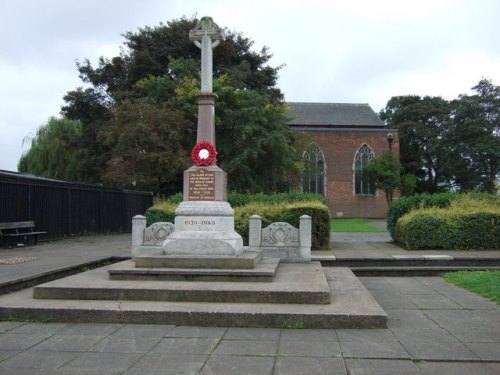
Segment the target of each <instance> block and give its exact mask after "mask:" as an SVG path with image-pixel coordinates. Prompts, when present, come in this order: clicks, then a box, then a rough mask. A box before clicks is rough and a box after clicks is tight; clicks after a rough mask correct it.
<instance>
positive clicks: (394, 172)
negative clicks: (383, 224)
mask: <svg viewBox="0 0 500 375" xmlns="http://www.w3.org/2000/svg"><path fill="white" fill-rule="evenodd" d="M401 170H402V167H401V164H400V162H399V160H398V157H397V155H396V154H395V153H393V152H391V151H386V152H384V153H383V154H381V155H380V156H379V157H378V158H375V159H373V160H372V161H370V162H369V163H368V165H367V166H366V167H365V168H363V169H362V171H361V173H362V174H363V177H366V178H368V180H369V181H370V182H371V183H372V184H373V186H374V188H375V189H376V190H383V191H384V193H385V197H386V199H387V203H388V204H389V203H391V202H392V200H393V198H394V192H395V191H396V190H397V189H401V190H403V189H404V190H405V192H406V193H407V194H408V193H409V194H411V193H412V190H413V189H412V188H414V183H415V179H414V178H412V177H411V175H404V176H402V175H401ZM412 185H413V186H412Z"/></svg>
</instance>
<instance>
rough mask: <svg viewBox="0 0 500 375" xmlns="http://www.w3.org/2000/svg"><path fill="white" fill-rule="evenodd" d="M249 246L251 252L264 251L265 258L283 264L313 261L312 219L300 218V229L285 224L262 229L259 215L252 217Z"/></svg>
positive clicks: (274, 224)
mask: <svg viewBox="0 0 500 375" xmlns="http://www.w3.org/2000/svg"><path fill="white" fill-rule="evenodd" d="M248 241H249V243H248V245H249V248H250V250H262V252H263V254H264V256H269V257H275V258H280V259H281V260H282V261H283V262H309V261H311V217H310V216H308V215H303V216H301V217H300V224H299V228H298V229H297V228H295V227H294V226H292V225H290V224H288V223H284V222H276V223H272V224H270V225H269V226H267V227H266V228H264V229H262V218H261V217H260V216H259V215H252V216H251V217H250V225H249V235H248Z"/></svg>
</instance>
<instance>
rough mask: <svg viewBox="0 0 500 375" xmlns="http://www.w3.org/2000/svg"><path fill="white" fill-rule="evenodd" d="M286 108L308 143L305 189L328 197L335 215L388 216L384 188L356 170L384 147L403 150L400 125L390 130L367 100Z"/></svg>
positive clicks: (297, 104) (297, 105) (303, 187)
mask: <svg viewBox="0 0 500 375" xmlns="http://www.w3.org/2000/svg"><path fill="white" fill-rule="evenodd" d="M287 106H288V114H289V117H290V118H292V120H291V121H290V123H289V125H290V127H291V128H292V129H293V130H294V131H297V132H298V133H299V134H300V138H301V140H302V141H303V142H304V143H305V146H306V148H305V151H304V152H303V155H302V157H303V158H304V161H305V169H304V174H303V176H302V190H303V191H305V192H312V193H319V194H323V195H325V197H326V200H327V203H328V207H329V208H330V212H331V214H332V217H366V218H383V217H386V214H387V202H386V198H385V194H384V192H383V191H380V190H378V191H374V189H373V187H372V186H370V183H369V181H366V179H363V178H362V177H361V176H360V175H359V173H356V171H359V170H360V169H362V168H363V167H364V166H365V165H367V164H368V162H369V161H370V160H372V159H374V158H376V157H377V156H379V155H380V154H381V153H383V152H384V151H387V150H392V151H393V152H395V153H397V154H399V139H398V133H397V129H387V128H386V127H385V125H384V123H383V122H382V121H381V120H380V118H379V117H378V115H377V114H376V113H375V112H374V111H373V110H372V109H371V108H370V106H369V105H368V104H343V103H342V104H340V103H294V102H288V103H287Z"/></svg>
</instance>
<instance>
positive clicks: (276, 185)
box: [62, 18, 297, 191]
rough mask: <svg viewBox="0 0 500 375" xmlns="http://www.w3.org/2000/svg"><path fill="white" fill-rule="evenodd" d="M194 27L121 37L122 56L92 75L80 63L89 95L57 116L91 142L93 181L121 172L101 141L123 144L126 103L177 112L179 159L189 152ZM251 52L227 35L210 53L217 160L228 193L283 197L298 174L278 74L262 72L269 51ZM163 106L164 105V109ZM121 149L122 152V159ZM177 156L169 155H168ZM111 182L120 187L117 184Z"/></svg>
mask: <svg viewBox="0 0 500 375" xmlns="http://www.w3.org/2000/svg"><path fill="white" fill-rule="evenodd" d="M196 23H197V20H196V19H194V18H191V19H187V18H181V19H179V20H173V21H170V22H167V24H160V25H159V26H156V27H145V28H143V29H139V31H138V32H135V33H132V32H128V33H126V34H124V37H125V42H124V45H125V47H126V48H124V49H123V50H122V52H121V53H120V55H119V56H116V57H114V58H111V59H106V58H102V57H101V58H100V59H99V61H98V64H97V66H96V67H93V66H92V64H91V63H90V62H89V61H88V60H85V61H83V62H80V63H78V71H79V73H80V77H81V79H82V80H83V82H85V83H86V84H87V85H89V86H90V88H87V89H85V90H84V89H82V88H78V89H76V90H74V91H71V92H69V93H68V94H67V95H66V96H65V98H64V99H65V101H66V105H65V106H64V107H63V108H62V113H63V114H64V115H65V116H67V117H69V118H71V119H77V120H79V121H80V122H81V123H82V133H83V134H84V135H85V136H86V139H88V141H87V142H85V147H86V148H87V149H89V150H92V152H91V154H92V155H95V156H94V157H93V158H90V159H88V160H86V162H87V165H85V166H84V167H85V168H83V167H82V169H86V170H88V171H92V173H93V176H92V177H93V179H94V180H100V181H111V180H110V178H111V176H112V175H110V168H111V166H113V165H114V166H115V167H116V168H117V167H118V166H117V160H120V159H116V151H117V149H116V145H114V144H112V142H111V143H110V142H103V140H104V139H106V140H110V139H112V138H113V137H115V138H116V139H119V138H120V132H121V131H122V127H120V126H116V121H117V120H116V119H119V118H126V117H127V116H128V115H124V116H121V115H120V111H127V112H128V111H129V110H130V105H131V104H130V103H137V102H138V101H140V102H141V103H142V105H144V103H146V102H147V103H149V104H150V105H153V104H154V105H155V106H157V107H155V108H162V110H166V109H167V108H168V109H169V110H170V112H168V113H166V114H165V115H166V116H167V117H169V116H170V117H173V118H175V116H174V114H173V113H174V112H176V111H180V112H182V113H183V118H184V119H185V120H186V121H187V122H183V123H182V124H178V126H179V128H180V130H179V134H181V136H180V140H179V143H180V146H181V148H182V150H181V151H182V152H183V153H184V154H185V153H188V152H189V151H190V148H191V147H192V146H193V145H194V142H195V138H194V134H193V129H194V128H195V127H196V125H195V124H196V113H197V110H196V94H197V92H198V91H199V89H198V86H199V84H198V82H199V78H200V77H199V69H200V68H199V67H200V62H199V59H200V51H199V49H198V48H197V47H196V46H195V45H194V44H193V43H192V42H191V41H190V40H189V37H188V35H189V30H191V29H193V28H194V27H195V25H196ZM252 44H253V42H252V41H251V40H250V39H248V38H245V37H243V36H242V35H241V34H239V33H235V32H231V31H229V30H226V40H225V41H224V42H223V43H221V44H220V45H219V46H218V47H217V51H216V53H214V62H213V66H214V69H213V70H214V77H215V81H216V82H217V81H218V82H219V84H218V85H215V91H216V93H217V94H218V95H219V99H218V100H217V102H216V106H217V107H216V108H217V109H216V116H217V118H216V124H217V126H216V132H217V147H218V152H219V159H220V162H221V163H223V164H224V163H225V166H224V168H226V169H227V171H228V173H229V176H230V179H229V181H230V187H231V188H233V189H239V190H245V191H259V190H262V191H275V190H278V189H288V188H289V187H290V184H291V182H292V181H293V172H295V171H296V170H297V168H292V165H291V164H293V163H290V161H291V160H293V159H294V157H295V155H294V154H293V155H292V153H291V151H292V150H293V143H294V136H293V133H292V132H291V131H290V129H289V128H288V125H287V121H286V118H285V110H284V108H283V106H282V99H283V95H282V93H281V91H280V90H279V89H278V88H277V87H276V83H277V79H278V71H279V69H280V67H277V68H274V67H271V66H269V65H267V63H268V61H269V59H270V58H271V55H270V53H269V51H268V49H267V48H263V49H262V50H261V51H260V52H259V53H256V52H254V51H252V49H251V47H252ZM122 103H127V105H126V106H122ZM163 103H167V105H166V106H161V104H163ZM151 108H152V107H151ZM101 133H106V135H105V136H104V135H102V134H101ZM125 144H127V143H125ZM125 144H123V145H122V146H120V149H123V151H122V153H124V152H125V149H124V147H125V146H124V145H125ZM236 150H237V151H236ZM177 151H178V150H175V149H174V148H172V149H171V152H172V153H175V152H177ZM280 152H283V153H285V154H286V155H287V158H285V159H284V158H283V157H282V156H281V155H282V154H280ZM173 158H174V159H175V155H173ZM110 160H111V161H113V162H110ZM262 160H267V163H266V164H265V168H264V165H263V166H262V168H260V166H261V164H263V163H262ZM88 164H91V165H88ZM256 171H258V172H257V173H256ZM152 179H153V180H154V177H153V176H152ZM261 180H262V181H261ZM113 181H115V183H118V179H116V178H114V177H113ZM165 183H166V181H163V182H162V184H163V185H164V184H165ZM170 184H171V185H172V184H173V185H178V184H179V180H171V181H170ZM153 185H154V184H153ZM160 190H162V191H163V190H165V187H164V186H163V187H162V188H160Z"/></svg>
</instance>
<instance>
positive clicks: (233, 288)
mask: <svg viewBox="0 0 500 375" xmlns="http://www.w3.org/2000/svg"><path fill="white" fill-rule="evenodd" d="M270 261H274V260H273V259H271V260H270ZM263 262H264V261H263ZM263 262H261V263H263ZM120 267H130V268H132V267H133V264H132V262H131V261H125V262H121V263H117V264H115V265H112V266H109V267H102V268H100V269H96V270H92V271H88V272H83V273H81V274H78V275H74V276H71V277H67V278H65V279H60V280H55V281H52V282H49V283H46V284H43V285H38V286H36V287H35V288H34V290H33V296H34V297H35V298H44V299H71V300H128V301H172V302H185V301H189V302H218V303H220V302H225V303H269V304H328V303H330V289H329V286H328V283H327V281H326V279H325V274H324V272H323V270H322V268H321V265H320V264H319V263H317V262H311V263H304V264H280V266H279V267H278V270H277V272H276V276H275V278H274V281H273V282H272V283H256V282H244V281H243V282H238V283H228V282H220V281H149V280H145V281H137V280H111V279H109V277H108V270H109V269H115V268H120Z"/></svg>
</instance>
